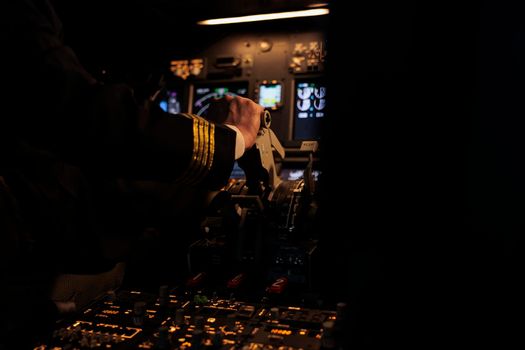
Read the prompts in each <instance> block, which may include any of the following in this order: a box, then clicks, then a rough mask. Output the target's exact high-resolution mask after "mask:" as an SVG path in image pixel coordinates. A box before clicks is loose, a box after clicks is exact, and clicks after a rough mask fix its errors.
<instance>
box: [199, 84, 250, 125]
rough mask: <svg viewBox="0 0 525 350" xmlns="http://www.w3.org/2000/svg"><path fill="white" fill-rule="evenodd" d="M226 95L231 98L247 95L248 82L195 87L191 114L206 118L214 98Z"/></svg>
mask: <svg viewBox="0 0 525 350" xmlns="http://www.w3.org/2000/svg"><path fill="white" fill-rule="evenodd" d="M226 95H231V96H236V95H239V96H243V97H246V96H247V95H248V82H247V81H240V82H228V83H222V84H217V83H214V84H203V85H195V86H194V88H193V102H192V111H191V112H192V113H193V114H197V115H200V116H202V117H205V116H206V112H207V110H208V108H209V107H210V103H211V101H213V99H214V98H221V97H224V96H226Z"/></svg>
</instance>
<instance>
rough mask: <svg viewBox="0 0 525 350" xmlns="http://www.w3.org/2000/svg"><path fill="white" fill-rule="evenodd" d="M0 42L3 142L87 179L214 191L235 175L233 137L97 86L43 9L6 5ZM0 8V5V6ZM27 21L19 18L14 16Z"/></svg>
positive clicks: (37, 4)
mask: <svg viewBox="0 0 525 350" xmlns="http://www.w3.org/2000/svg"><path fill="white" fill-rule="evenodd" d="M9 3H10V4H16V5H11V6H14V7H13V8H10V9H8V10H10V11H9V13H10V14H11V16H10V17H7V18H5V20H6V23H7V24H6V25H7V29H8V30H7V31H8V32H11V33H12V34H13V35H7V36H5V37H2V46H3V47H4V48H6V50H5V52H6V55H5V56H4V57H3V58H2V63H3V64H2V68H0V69H2V73H4V74H3V76H4V77H6V81H7V83H8V84H10V85H11V89H9V91H10V92H9V93H8V96H7V97H6V96H4V97H3V98H6V100H8V102H7V103H9V104H10V105H13V106H17V107H18V111H17V114H18V115H17V116H16V118H6V120H3V121H2V122H3V124H4V125H6V127H4V131H7V132H6V133H5V135H4V136H5V137H6V138H11V139H14V142H18V141H22V142H24V143H27V144H29V145H30V146H31V147H32V148H36V149H40V150H43V151H45V152H49V153H51V154H55V155H56V156H57V157H59V158H61V159H63V160H65V161H67V162H70V163H73V164H77V165H80V166H82V167H84V168H86V169H87V170H89V171H92V172H98V173H101V174H107V175H109V176H119V177H123V178H128V179H133V180H162V181H176V182H179V183H182V184H187V185H191V186H204V187H207V188H210V189H216V188H219V187H221V186H222V185H224V184H225V183H226V182H227V180H228V177H229V174H230V171H231V169H232V167H233V162H234V157H235V141H236V135H235V132H234V131H233V130H231V129H229V128H227V127H224V126H221V125H216V124H213V123H211V122H209V121H206V120H204V119H202V118H200V117H198V116H195V115H191V114H178V115H170V114H167V113H165V112H163V111H162V110H161V109H160V108H158V107H157V106H151V108H150V109H149V110H148V111H147V112H144V111H143V110H142V109H139V106H138V105H137V103H136V101H135V99H134V96H133V91H132V90H131V89H130V88H129V87H127V86H125V85H102V84H99V83H98V82H97V81H96V80H95V79H94V78H93V77H92V76H91V75H90V74H89V73H88V72H86V70H85V69H84V68H83V66H82V65H81V64H80V62H79V60H78V58H77V57H76V55H75V53H74V52H73V51H72V50H71V49H70V48H69V47H68V46H66V45H64V44H63V42H62V40H61V37H62V34H61V25H60V21H59V20H58V18H57V17H56V15H55V14H54V12H53V10H52V8H51V7H50V6H49V5H48V4H47V2H46V1H44V0H42V1H34V3H33V2H31V1H27V0H25V1H24V0H21V1H20V2H9ZM2 6H4V5H2ZM17 11H18V12H21V13H24V14H25V15H24V16H17V15H16V12H17Z"/></svg>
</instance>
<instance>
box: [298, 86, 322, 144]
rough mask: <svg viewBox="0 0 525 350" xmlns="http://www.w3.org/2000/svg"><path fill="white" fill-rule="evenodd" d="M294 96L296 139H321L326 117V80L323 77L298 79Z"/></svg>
mask: <svg viewBox="0 0 525 350" xmlns="http://www.w3.org/2000/svg"><path fill="white" fill-rule="evenodd" d="M294 94H295V97H294V139H296V140H317V139H320V138H321V135H320V130H321V125H322V122H323V120H324V118H325V117H326V83H325V80H324V79H323V78H322V77H319V78H301V79H296V80H295V84H294Z"/></svg>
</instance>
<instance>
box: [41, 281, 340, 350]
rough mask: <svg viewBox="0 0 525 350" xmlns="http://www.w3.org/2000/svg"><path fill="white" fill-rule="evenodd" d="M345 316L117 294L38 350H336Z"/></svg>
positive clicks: (188, 294) (196, 295)
mask: <svg viewBox="0 0 525 350" xmlns="http://www.w3.org/2000/svg"><path fill="white" fill-rule="evenodd" d="M343 307H344V305H338V311H327V310H320V309H310V308H303V307H298V306H287V305H271V304H270V303H265V302H264V301H263V302H260V303H250V302H243V301H239V300H235V299H234V298H233V297H230V298H221V297H219V296H217V295H216V294H212V295H204V294H203V292H202V291H195V290H190V289H188V288H181V289H177V288H175V289H172V290H169V289H168V287H167V286H162V287H160V289H159V293H158V294H157V295H155V294H148V293H145V292H142V291H138V290H122V291H119V292H116V293H115V292H110V293H108V294H107V295H105V296H103V297H102V298H100V299H99V300H97V301H96V302H94V303H93V304H92V305H90V306H89V307H87V308H86V309H84V310H82V311H81V312H79V313H77V314H75V315H72V316H71V317H69V318H67V319H64V320H62V321H60V322H59V323H57V326H56V328H55V330H54V331H53V333H52V335H50V337H49V338H48V339H43V340H41V341H40V342H39V343H38V344H36V346H35V347H34V349H35V350H50V349H64V350H66V349H287V350H293V349H308V350H319V349H322V348H326V349H330V348H335V346H336V344H337V342H338V336H339V335H338V329H339V326H340V321H341V318H342V312H343Z"/></svg>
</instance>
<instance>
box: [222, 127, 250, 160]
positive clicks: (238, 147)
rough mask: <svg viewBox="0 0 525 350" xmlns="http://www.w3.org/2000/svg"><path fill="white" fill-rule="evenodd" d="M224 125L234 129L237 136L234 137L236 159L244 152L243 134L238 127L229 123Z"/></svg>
mask: <svg viewBox="0 0 525 350" xmlns="http://www.w3.org/2000/svg"><path fill="white" fill-rule="evenodd" d="M224 125H226V126H227V127H229V128H230V129H232V130H233V131H235V133H236V134H237V136H236V137H235V160H237V159H239V158H241V157H242V155H243V154H244V149H245V148H246V144H245V143H244V136H242V133H241V131H240V130H239V128H238V127H236V126H234V125H230V124H224Z"/></svg>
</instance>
